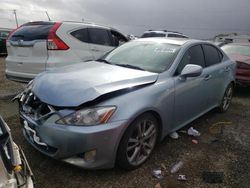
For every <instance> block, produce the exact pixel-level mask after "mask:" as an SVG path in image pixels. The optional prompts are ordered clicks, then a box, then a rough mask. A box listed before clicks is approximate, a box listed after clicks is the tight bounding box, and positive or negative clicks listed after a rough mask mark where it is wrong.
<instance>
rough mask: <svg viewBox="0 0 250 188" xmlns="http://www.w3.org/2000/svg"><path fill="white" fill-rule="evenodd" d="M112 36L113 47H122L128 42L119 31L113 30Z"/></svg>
mask: <svg viewBox="0 0 250 188" xmlns="http://www.w3.org/2000/svg"><path fill="white" fill-rule="evenodd" d="M110 32H111V36H112V40H113V46H120V45H122V44H123V43H125V42H127V41H128V39H127V38H126V37H124V36H123V35H122V34H120V33H118V32H117V31H114V30H111V31H110Z"/></svg>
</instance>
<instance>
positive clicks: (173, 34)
mask: <svg viewBox="0 0 250 188" xmlns="http://www.w3.org/2000/svg"><path fill="white" fill-rule="evenodd" d="M149 37H169V38H188V36H186V35H184V34H182V33H180V32H177V31H168V30H148V31H145V32H144V33H143V35H142V36H141V38H149Z"/></svg>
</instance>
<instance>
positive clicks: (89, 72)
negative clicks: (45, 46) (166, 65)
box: [32, 61, 158, 107]
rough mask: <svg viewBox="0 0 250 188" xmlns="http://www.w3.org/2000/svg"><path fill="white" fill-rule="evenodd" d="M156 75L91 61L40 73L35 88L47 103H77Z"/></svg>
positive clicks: (64, 104)
mask: <svg viewBox="0 0 250 188" xmlns="http://www.w3.org/2000/svg"><path fill="white" fill-rule="evenodd" d="M157 78H158V74H157V73H151V72H147V71H140V70H135V69H130V68H124V67H120V66H115V65H109V64H105V63H100V62H95V61H91V62H86V63H79V64H75V65H72V66H66V67H62V68H59V69H55V70H53V71H48V72H44V73H42V74H40V75H39V76H37V77H36V79H35V80H34V82H33V87H32V92H33V93H34V94H35V95H36V96H37V97H38V98H39V99H40V100H41V101H43V102H45V103H47V104H50V105H53V106H64V107H76V106H79V105H81V104H83V103H85V102H88V101H92V100H94V99H96V98H98V97H100V96H101V95H104V94H107V93H110V92H113V91H118V90H121V89H126V88H130V87H134V86H140V85H144V84H150V83H154V82H155V81H156V80H157Z"/></svg>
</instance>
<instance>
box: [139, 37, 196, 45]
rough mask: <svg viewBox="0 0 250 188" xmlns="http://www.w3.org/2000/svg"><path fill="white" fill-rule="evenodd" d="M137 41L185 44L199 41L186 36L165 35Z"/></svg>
mask: <svg viewBox="0 0 250 188" xmlns="http://www.w3.org/2000/svg"><path fill="white" fill-rule="evenodd" d="M136 41H145V42H159V43H170V44H176V45H183V44H185V43H187V42H194V41H196V42H197V41H199V40H195V39H186V38H165V37H150V38H140V39H136Z"/></svg>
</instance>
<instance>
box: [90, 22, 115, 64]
mask: <svg viewBox="0 0 250 188" xmlns="http://www.w3.org/2000/svg"><path fill="white" fill-rule="evenodd" d="M88 31H89V39H90V41H89V42H90V43H89V45H90V50H91V51H92V54H93V57H94V59H98V58H100V57H101V56H103V55H104V54H105V53H107V52H109V51H110V50H112V49H113V48H114V47H113V41H112V39H111V34H110V31H109V30H108V29H104V28H98V27H90V28H88Z"/></svg>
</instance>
